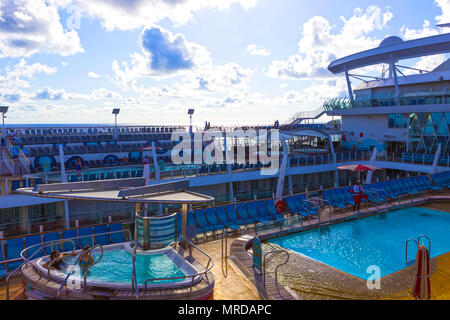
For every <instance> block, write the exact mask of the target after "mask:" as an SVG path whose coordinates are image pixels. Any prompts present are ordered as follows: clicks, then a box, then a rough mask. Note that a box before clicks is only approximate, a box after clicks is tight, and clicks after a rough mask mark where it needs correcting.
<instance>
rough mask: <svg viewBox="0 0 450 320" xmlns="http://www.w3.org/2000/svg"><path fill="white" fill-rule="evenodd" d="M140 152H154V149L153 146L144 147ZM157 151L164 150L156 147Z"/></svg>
mask: <svg viewBox="0 0 450 320" xmlns="http://www.w3.org/2000/svg"><path fill="white" fill-rule="evenodd" d="M139 150H143V151H152V150H153V147H152V146H148V147H143V148H139ZM155 150H162V148H160V147H155Z"/></svg>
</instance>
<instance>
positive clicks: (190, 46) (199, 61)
mask: <svg viewBox="0 0 450 320" xmlns="http://www.w3.org/2000/svg"><path fill="white" fill-rule="evenodd" d="M140 42H141V49H142V53H138V52H134V53H132V54H131V55H130V58H131V61H130V62H126V61H122V62H120V63H119V62H118V61H116V60H114V61H113V63H112V69H113V71H114V74H115V77H114V80H113V81H114V83H115V84H116V85H118V86H119V87H120V88H122V89H123V90H135V91H137V90H138V85H137V81H138V79H140V78H149V77H153V78H162V77H170V76H174V75H177V74H180V73H185V74H186V73H187V72H190V71H192V70H198V69H201V68H205V67H207V66H209V65H210V64H211V57H210V53H209V51H208V50H207V49H206V47H204V46H202V45H199V44H197V43H194V42H189V41H187V40H186V38H185V37H184V35H182V34H179V33H177V34H173V33H171V32H170V31H168V30H165V29H163V28H161V27H158V26H153V27H151V28H148V29H145V30H144V31H143V32H142V34H141V41H140Z"/></svg>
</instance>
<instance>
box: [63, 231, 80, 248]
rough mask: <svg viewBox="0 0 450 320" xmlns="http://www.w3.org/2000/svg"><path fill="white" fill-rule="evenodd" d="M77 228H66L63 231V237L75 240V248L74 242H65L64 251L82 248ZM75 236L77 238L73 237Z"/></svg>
mask: <svg viewBox="0 0 450 320" xmlns="http://www.w3.org/2000/svg"><path fill="white" fill-rule="evenodd" d="M77 236H78V235H77V230H65V231H63V239H72V240H73V242H75V248H74V247H73V244H72V243H71V242H64V243H63V248H64V251H72V250H74V249H75V250H76V249H79V248H80V244H79V242H78V239H76V237H77ZM73 238H75V239H73Z"/></svg>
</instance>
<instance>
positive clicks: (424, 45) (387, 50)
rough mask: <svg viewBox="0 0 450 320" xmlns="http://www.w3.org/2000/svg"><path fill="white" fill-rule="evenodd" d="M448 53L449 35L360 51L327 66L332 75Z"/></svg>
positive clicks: (449, 47)
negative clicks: (392, 61)
mask: <svg viewBox="0 0 450 320" xmlns="http://www.w3.org/2000/svg"><path fill="white" fill-rule="evenodd" d="M447 52H450V33H446V34H440V35H436V36H431V37H426V38H421V39H415V40H409V41H401V42H394V43H393V44H387V45H384V46H380V47H378V48H375V49H370V50H367V51H362V52H359V53H355V54H352V55H349V56H347V57H344V58H341V59H338V60H336V61H333V62H332V63H331V64H330V65H329V66H328V70H330V71H331V72H332V73H334V74H338V73H341V72H344V71H345V70H346V69H347V70H352V69H357V68H362V67H366V66H371V65H375V64H380V63H387V62H389V61H391V60H394V61H398V60H404V59H412V58H417V57H423V56H427V55H435V54H441V53H447Z"/></svg>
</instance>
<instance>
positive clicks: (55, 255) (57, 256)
mask: <svg viewBox="0 0 450 320" xmlns="http://www.w3.org/2000/svg"><path fill="white" fill-rule="evenodd" d="M73 255H75V253H59V252H58V250H54V251H52V252H51V253H50V256H49V260H48V261H47V262H46V263H44V264H43V265H42V266H43V267H44V268H49V267H50V269H52V270H64V269H66V268H67V264H66V262H65V261H64V258H65V257H67V256H73ZM52 261H53V262H52Z"/></svg>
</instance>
